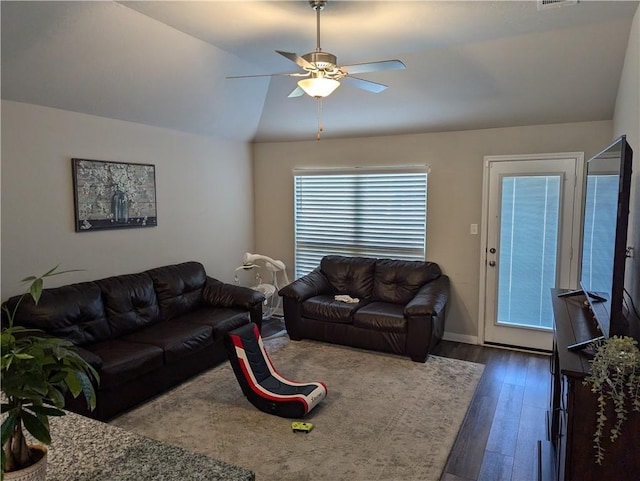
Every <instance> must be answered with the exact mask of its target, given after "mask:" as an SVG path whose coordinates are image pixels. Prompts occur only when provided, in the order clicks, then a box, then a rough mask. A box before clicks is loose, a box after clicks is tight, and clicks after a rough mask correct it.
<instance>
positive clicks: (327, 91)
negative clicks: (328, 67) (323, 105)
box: [298, 77, 340, 98]
mask: <svg viewBox="0 0 640 481" xmlns="http://www.w3.org/2000/svg"><path fill="white" fill-rule="evenodd" d="M298 87H300V88H301V89H302V90H304V92H305V93H306V94H307V95H309V96H311V97H314V98H324V97H328V96H329V95H331V94H332V93H333V91H334V90H335V89H337V88H338V87H340V82H338V81H337V80H334V79H330V78H326V77H315V78H306V79H302V80H300V81H298Z"/></svg>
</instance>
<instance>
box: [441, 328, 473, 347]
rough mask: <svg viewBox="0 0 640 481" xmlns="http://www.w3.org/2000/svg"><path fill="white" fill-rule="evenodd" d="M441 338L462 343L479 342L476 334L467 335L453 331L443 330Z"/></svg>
mask: <svg viewBox="0 0 640 481" xmlns="http://www.w3.org/2000/svg"><path fill="white" fill-rule="evenodd" d="M442 339H444V340H445V341H453V342H463V343H464V344H480V343H479V341H478V336H469V335H468V334H457V333H455V332H447V331H445V332H444V335H443V336H442Z"/></svg>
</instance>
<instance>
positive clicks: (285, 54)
mask: <svg viewBox="0 0 640 481" xmlns="http://www.w3.org/2000/svg"><path fill="white" fill-rule="evenodd" d="M276 53H279V54H280V55H282V56H283V57H286V58H288V59H289V60H291V61H292V62H294V63H295V64H297V65H298V66H299V67H302V68H304V69H311V70H316V66H315V65H313V64H312V63H309V62H307V61H306V60H305V59H303V58H302V57H301V56H300V55H298V54H297V53H291V52H282V51H280V50H276Z"/></svg>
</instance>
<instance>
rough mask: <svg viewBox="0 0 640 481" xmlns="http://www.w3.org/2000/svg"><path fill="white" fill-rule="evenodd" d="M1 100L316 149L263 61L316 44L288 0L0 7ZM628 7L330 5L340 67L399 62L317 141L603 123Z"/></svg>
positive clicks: (310, 22)
mask: <svg viewBox="0 0 640 481" xmlns="http://www.w3.org/2000/svg"><path fill="white" fill-rule="evenodd" d="M0 8H1V16H2V84H1V87H2V98H3V99H8V100H14V101H19V102H27V103H32V104H38V105H45V106H49V107H55V108H60V109H65V110H71V111H75V112H82V113H87V114H92V115H98V116H103V117H109V118H114V119H120V120H127V121H132V122H138V123H143V124H149V125H155V126H161V127H167V128H171V129H175V130H181V131H185V132H192V133H197V134H206V135H215V136H221V137H226V138H232V139H239V140H247V141H258V142H261V141H288V140H300V139H313V138H315V133H316V129H317V125H318V105H317V102H316V100H315V99H312V98H310V97H308V96H306V95H305V96H303V97H298V98H288V97H287V96H288V94H289V93H290V92H291V91H292V90H293V88H295V86H296V80H297V79H296V78H292V77H287V76H274V77H255V78H246V79H227V78H226V77H228V76H234V75H252V74H272V73H282V72H292V71H296V69H297V67H296V65H295V64H293V63H292V62H290V61H289V60H287V59H286V58H284V57H282V56H280V55H278V54H276V53H275V50H284V51H288V52H296V53H298V54H300V55H302V54H304V53H307V52H312V51H314V50H315V48H316V14H315V12H314V11H313V10H312V9H311V7H310V6H309V3H308V2H307V1H305V0H295V1H208V2H207V1H205V2H190V1H177V2H173V1H153V2H151V1H150V2H144V1H135V2H111V1H104V2H95V1H87V2H82V1H73V2H49V1H47V2H30V1H26V2H24V1H23V2H8V1H2V3H1V6H0ZM637 8H638V2H635V1H634V2H630V1H602V2H599V1H585V0H582V1H580V2H579V3H577V5H572V6H563V7H556V8H549V9H544V10H539V9H538V5H537V2H536V1H468V2H462V1H408V2H404V1H366V2H365V1H329V2H328V4H327V6H326V8H325V9H324V10H323V11H322V14H321V46H322V50H323V51H327V52H331V53H333V54H335V55H337V57H338V64H340V65H343V64H353V63H361V62H371V61H377V60H386V59H400V60H402V61H403V62H404V63H405V64H406V66H407V69H406V70H397V71H384V72H372V73H366V74H361V75H358V76H359V77H361V78H365V79H367V80H371V81H375V82H379V83H383V84H385V85H388V86H389V88H388V89H387V90H385V91H384V92H382V93H378V94H374V93H370V92H366V91H362V90H359V89H356V88H353V87H351V86H349V85H342V86H341V87H340V88H338V90H336V91H335V92H334V93H333V94H332V95H331V96H330V97H328V98H327V99H325V100H324V101H323V103H322V111H321V114H320V117H321V120H322V123H323V124H324V128H325V130H324V133H323V136H324V137H325V138H331V137H354V136H370V135H388V134H395V133H415V132H437V131H450V130H465V129H479V128H491V127H503V126H512V125H533V124H546V123H560V122H574V121H590V120H606V119H611V118H612V115H613V109H614V105H615V99H616V94H617V89H618V83H619V80H620V74H621V71H622V66H623V61H624V55H625V51H626V47H627V44H628V40H629V38H628V37H629V32H630V27H631V22H632V20H633V16H634V13H635V12H636V10H637Z"/></svg>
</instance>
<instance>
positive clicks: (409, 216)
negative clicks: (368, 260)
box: [294, 168, 427, 277]
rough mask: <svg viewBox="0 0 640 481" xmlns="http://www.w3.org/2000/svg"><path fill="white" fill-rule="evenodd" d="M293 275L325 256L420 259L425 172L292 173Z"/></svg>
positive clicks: (423, 245) (423, 239) (422, 254)
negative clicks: (293, 203)
mask: <svg viewBox="0 0 640 481" xmlns="http://www.w3.org/2000/svg"><path fill="white" fill-rule="evenodd" d="M294 184H295V185H294V190H295V274H296V277H300V276H302V275H304V274H306V273H308V272H310V271H311V270H313V269H314V268H315V267H317V266H318V265H319V264H320V260H321V259H322V257H323V256H325V255H330V254H338V255H348V256H365V257H376V258H382V257H388V258H394V259H405V260H424V259H425V254H426V227H427V172H426V168H425V169H423V170H422V171H421V172H385V173H355V174H352V173H349V174H344V173H331V174H326V173H325V174H303V175H294Z"/></svg>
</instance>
